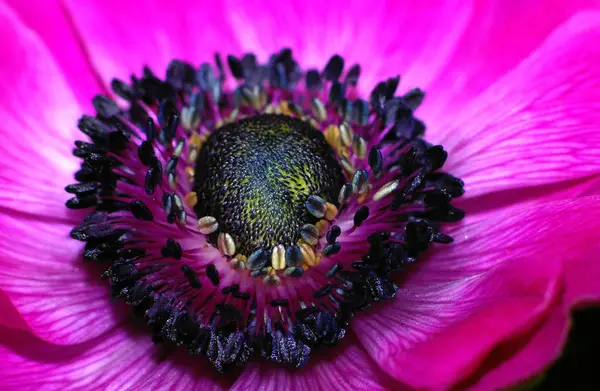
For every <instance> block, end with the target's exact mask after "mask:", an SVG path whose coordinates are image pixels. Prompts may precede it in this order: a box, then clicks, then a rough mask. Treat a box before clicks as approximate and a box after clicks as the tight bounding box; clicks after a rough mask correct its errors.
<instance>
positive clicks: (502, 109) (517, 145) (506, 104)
mask: <svg viewBox="0 0 600 391" xmlns="http://www.w3.org/2000/svg"><path fill="white" fill-rule="evenodd" d="M599 39H600V12H595V13H594V12H588V13H582V14H578V15H577V16H575V17H573V18H572V19H570V20H569V21H568V22H567V23H566V24H564V25H563V26H561V27H560V28H559V29H557V30H556V31H555V32H554V33H553V34H552V35H551V36H550V37H549V38H548V39H547V40H546V41H545V42H544V44H543V45H542V46H541V47H540V48H539V49H538V50H536V51H535V52H534V53H532V54H531V55H530V56H529V57H528V58H527V59H526V60H525V61H524V62H523V63H521V64H520V65H519V66H518V67H517V68H516V69H514V70H513V71H512V72H510V73H509V74H507V75H506V76H505V77H504V78H502V79H501V80H499V81H498V82H497V83H496V84H494V85H493V86H491V87H490V88H489V89H488V90H487V91H486V92H484V93H483V94H482V95H481V96H479V97H478V98H477V99H475V100H474V101H472V102H471V103H470V104H468V105H466V106H465V108H464V110H462V111H460V112H458V113H457V114H456V115H452V116H450V117H451V118H450V117H448V118H449V119H448V121H449V122H447V123H441V122H440V123H437V124H434V125H435V126H434V128H437V129H439V130H438V132H437V133H435V134H434V139H435V141H436V142H441V143H442V144H443V145H444V147H445V148H447V149H448V150H449V151H450V157H449V160H448V163H447V165H446V166H445V169H447V170H448V171H449V172H452V174H453V175H456V176H458V177H461V178H462V179H463V180H464V181H465V183H466V187H465V188H466V194H465V197H476V196H478V195H481V194H485V193H489V192H494V191H500V190H502V191H505V190H510V189H517V188H529V187H533V186H539V185H543V184H548V183H556V182H562V181H569V180H574V179H577V178H581V177H586V176H589V175H592V174H597V173H599V172H600V133H598V132H597V127H598V123H600V110H598V107H597V102H598V101H599V100H600V68H599V67H597V66H596V65H597V63H598V61H600V47H599V46H598V45H597V42H598V40H599ZM518 194H519V195H521V196H522V197H523V198H525V197H526V196H527V190H521V191H519V193H518Z"/></svg>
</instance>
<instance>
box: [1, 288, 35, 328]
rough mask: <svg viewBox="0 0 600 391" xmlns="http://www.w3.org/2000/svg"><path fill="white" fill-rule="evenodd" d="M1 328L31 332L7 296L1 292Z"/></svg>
mask: <svg viewBox="0 0 600 391" xmlns="http://www.w3.org/2000/svg"><path fill="white" fill-rule="evenodd" d="M0 327H9V328H13V329H21V330H29V327H27V323H25V321H24V320H23V318H21V316H20V315H19V313H18V311H17V309H16V308H15V306H14V305H13V303H11V301H10V299H9V298H8V296H7V295H6V294H4V293H3V292H2V291H0Z"/></svg>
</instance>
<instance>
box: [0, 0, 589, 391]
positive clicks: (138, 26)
mask: <svg viewBox="0 0 600 391" xmlns="http://www.w3.org/2000/svg"><path fill="white" fill-rule="evenodd" d="M544 5H545V7H544V8H543V9H538V7H541V5H537V4H519V5H515V4H513V3H512V2H464V1H456V2H433V1H432V2H419V4H416V3H415V4H410V5H409V4H407V3H406V4H405V3H402V4H401V5H398V4H394V3H390V4H381V5H379V4H366V5H362V4H360V3H354V2H344V3H343V4H319V5H318V7H315V8H312V7H308V6H306V5H300V4H296V3H294V2H285V3H281V2H279V3H273V4H271V3H264V4H262V6H259V5H256V4H248V2H240V3H237V2H233V1H232V2H228V3H226V4H224V5H214V4H210V5H209V4H199V3H197V2H193V3H191V4H188V2H181V3H178V2H170V3H169V7H168V8H165V7H164V6H161V7H159V6H158V5H152V6H151V5H149V4H147V3H144V5H140V4H133V3H128V4H121V3H115V4H114V5H113V4H111V2H106V1H104V2H88V3H84V2H75V1H73V2H66V3H65V4H64V5H61V4H57V3H52V2H51V3H49V4H48V3H46V2H44V7H39V8H36V7H33V6H32V3H31V2H28V3H27V4H24V3H21V2H9V3H8V4H6V3H2V4H1V5H0V17H1V18H2V23H1V24H0V26H1V27H0V34H1V35H2V37H3V43H4V45H3V47H2V49H1V50H2V51H3V53H2V54H3V55H2V58H3V59H4V61H3V62H2V69H1V70H0V77H2V85H3V86H4V87H5V88H3V90H2V93H1V95H0V102H1V103H0V116H1V118H2V121H1V123H2V125H1V127H0V129H1V131H2V134H3V136H4V137H3V141H4V142H3V143H2V146H1V147H0V148H1V152H2V156H3V161H2V165H1V166H0V167H1V171H0V172H1V175H2V176H1V178H2V184H3V186H2V190H0V194H1V198H2V201H3V203H2V210H1V211H0V218H1V219H2V226H3V227H6V228H5V229H4V230H3V233H2V241H1V242H0V263H1V264H0V265H1V267H0V290H1V291H0V292H1V293H0V306H1V308H2V310H1V312H0V313H1V314H2V316H1V317H0V322H1V323H0V324H1V325H2V334H1V336H0V343H1V346H0V351H1V352H2V353H1V354H2V358H3V360H1V362H0V374H2V379H3V382H4V384H5V385H6V387H10V388H14V389H40V388H46V389H65V388H69V387H70V388H81V389H90V388H93V387H96V388H98V389H106V388H112V389H127V388H131V389H153V388H159V387H160V388H165V389H167V388H171V389H193V388H208V387H212V388H215V389H219V388H227V387H231V388H233V389H241V388H244V387H253V388H268V387H273V388H282V389H286V388H293V389H297V388H308V387H311V388H319V387H320V388H322V389H360V388H375V389H377V388H380V389H386V388H387V389H402V388H411V387H414V388H431V389H440V388H449V387H451V386H458V387H462V388H469V387H470V388H473V389H495V388H498V387H504V386H508V385H511V384H513V383H515V382H517V381H521V380H525V379H528V378H529V377H531V376H533V375H535V374H536V373H538V372H539V371H541V370H543V368H544V367H545V366H546V365H547V364H548V363H549V362H550V361H551V360H552V359H553V358H555V357H556V356H557V355H558V354H559V352H560V349H561V347H562V344H563V343H564V335H565V332H566V330H567V327H568V316H569V312H568V311H569V309H570V308H571V307H572V306H573V305H575V304H578V303H582V302H585V301H590V300H597V298H598V295H599V293H600V292H598V286H597V284H595V281H597V278H598V277H599V274H600V272H599V269H598V265H597V262H596V259H595V257H594V254H595V253H596V251H597V244H596V243H595V242H594V241H593V240H592V235H593V233H594V232H595V229H596V228H597V224H598V223H597V221H598V218H597V217H598V216H597V213H598V208H597V207H596V206H597V204H598V196H597V195H596V194H597V190H598V177H597V173H598V166H599V163H598V155H599V150H598V146H599V145H600V142H599V141H600V140H598V135H597V134H595V133H596V132H594V130H595V128H596V127H597V125H598V124H599V123H600V121H599V120H600V118H599V117H600V114H598V113H599V111H598V110H597V102H598V101H599V99H598V98H599V96H598V94H599V93H598V91H600V89H598V87H599V86H598V84H599V82H600V75H599V71H598V70H597V67H595V66H594V65H595V63H596V62H597V60H598V57H600V53H599V50H598V47H597V45H596V42H597V38H598V35H599V31H600V29H598V24H599V23H600V14H599V13H598V11H597V10H595V11H594V10H590V9H589V8H590V7H591V6H590V5H588V4H585V2H581V3H579V2H569V4H565V3H564V2H560V1H557V2H556V3H555V4H552V6H550V5H548V4H547V3H546V4H544ZM116 10H118V11H116ZM158 10H160V11H158ZM542 11H543V12H542ZM49 21H51V23H49ZM284 46H289V47H291V48H292V49H293V52H294V54H295V56H297V59H298V60H297V61H298V64H300V65H301V66H302V67H303V68H305V69H307V68H311V67H318V68H320V69H321V68H322V66H323V65H322V64H324V63H326V62H327V60H328V59H329V58H330V57H331V55H333V54H335V53H339V54H340V55H342V56H343V58H344V59H345V62H346V63H347V64H354V63H359V64H360V65H361V76H360V84H359V86H358V90H357V95H358V96H363V97H366V96H367V94H368V93H369V92H370V90H371V89H372V87H373V86H375V84H376V82H377V81H379V80H387V78H388V77H389V76H394V74H396V73H398V74H401V75H402V84H401V88H403V89H405V90H404V91H402V93H405V92H407V91H410V90H412V89H413V88H416V87H421V88H423V89H424V90H426V91H427V99H425V101H424V102H423V105H422V106H421V107H420V108H419V110H418V112H417V113H418V116H419V118H422V119H423V120H424V121H425V123H426V124H427V129H428V130H427V134H426V135H427V141H429V142H433V143H435V144H441V145H443V146H444V148H445V149H446V150H447V151H448V152H449V157H448V161H447V162H446V164H445V165H444V170H445V171H447V172H450V173H451V174H452V175H454V176H456V177H460V178H462V179H463V180H464V181H465V189H466V193H465V195H464V196H463V197H461V198H460V199H459V200H458V202H456V203H455V204H456V206H457V207H459V208H462V209H464V210H465V211H466V212H467V217H466V218H465V219H464V220H463V221H462V222H460V223H458V224H454V225H443V227H442V231H443V232H444V233H447V234H448V235H450V236H452V237H453V238H455V242H454V243H453V244H451V245H449V246H443V247H441V246H435V245H434V246H432V247H434V248H433V249H432V251H429V252H428V253H426V254H425V257H421V258H420V259H419V260H418V262H416V263H415V264H414V265H411V267H410V268H409V269H410V270H408V271H407V272H406V273H401V274H399V276H398V279H397V280H396V283H397V286H398V291H397V292H396V297H395V299H393V300H391V301H388V302H385V303H381V304H377V305H373V306H371V308H369V309H367V310H365V311H363V312H362V313H360V314H358V315H357V316H356V317H355V318H354V319H352V321H351V323H350V326H349V328H348V331H347V334H348V335H346V336H345V338H344V339H342V340H341V341H340V342H339V343H338V344H337V346H336V347H335V348H333V349H327V348H321V349H317V350H315V352H313V353H312V355H311V358H310V361H309V362H308V363H307V364H306V365H305V367H304V368H302V369H297V368H293V367H290V366H280V365H273V364H270V363H267V362H266V361H264V360H254V359H253V360H251V361H250V362H249V363H248V364H247V366H246V367H245V368H244V369H243V370H240V371H238V372H235V371H234V372H228V373H227V374H225V375H223V374H221V373H219V372H217V371H215V370H214V369H213V368H212V367H211V366H210V365H209V364H207V362H206V361H204V360H202V359H199V358H190V357H188V356H187V355H186V354H185V353H181V352H180V351H174V352H171V351H169V350H165V349H163V348H161V347H156V346H154V345H152V343H151V341H150V338H149V335H148V334H149V333H148V331H147V329H146V328H144V327H139V326H136V325H134V324H132V322H131V321H130V320H129V318H128V315H127V314H128V313H129V312H128V311H127V310H126V309H123V308H121V307H120V303H112V302H111V300H110V293H109V289H108V286H107V284H105V283H103V282H102V281H99V279H98V275H99V274H100V273H101V272H102V271H101V270H99V269H97V270H96V269H94V267H93V266H90V265H87V264H84V263H83V261H82V260H81V251H82V250H83V247H82V245H81V244H80V243H78V242H76V241H74V240H72V239H70V238H69V233H70V232H71V230H72V228H73V226H75V225H77V224H79V223H80V221H81V218H82V217H83V215H80V214H78V213H73V212H71V211H68V210H66V208H64V206H63V205H64V203H65V202H66V201H67V200H68V198H69V196H68V195H67V194H65V193H64V192H63V188H64V187H65V186H66V185H68V184H70V183H72V181H73V179H72V177H73V174H74V173H75V171H76V170H77V169H78V161H77V160H76V159H74V158H73V157H72V156H71V152H72V151H71V149H72V148H73V141H74V140H76V139H78V138H79V137H80V135H79V134H77V132H76V128H75V124H76V123H77V120H78V119H79V118H80V117H81V116H82V115H83V114H85V113H93V112H94V107H93V106H92V104H91V102H92V98H93V97H94V96H95V95H96V94H98V93H105V94H106V93H109V92H108V91H110V81H111V80H112V78H113V77H117V78H120V79H121V80H128V78H129V75H130V74H136V75H139V74H140V69H141V67H142V66H143V65H148V66H149V67H150V68H151V69H152V70H154V71H155V72H156V73H157V74H158V72H163V70H164V69H166V68H167V66H168V64H169V63H170V62H171V60H173V59H175V58H177V59H181V60H185V61H189V62H190V63H192V64H200V63H202V62H204V61H209V60H210V59H211V57H212V54H213V53H214V52H215V51H219V52H221V53H233V54H235V55H238V56H239V55H241V54H243V53H245V52H249V51H252V52H254V53H255V54H256V55H257V57H258V58H259V59H262V60H263V61H264V60H266V59H267V58H268V55H269V54H271V53H277V52H279V50H280V49H281V47H284ZM96 106H97V105H96ZM163 109H164V107H163ZM163 112H165V111H164V110H163ZM167 112H168V111H167ZM411 118H412V117H411ZM136 207H137V208H138V210H137V211H138V212H139V213H140V214H139V216H140V217H142V219H143V218H144V216H146V214H145V213H146V210H145V209H144V207H143V206H140V205H138V206H134V208H136ZM146 207H148V205H146ZM134 210H135V209H134ZM151 212H152V214H154V209H152V210H151ZM367 223H368V222H367ZM367 223H366V224H367ZM140 224H141V223H140ZM161 239H162V240H165V241H166V239H167V238H161ZM226 242H227V241H224V239H222V240H221V243H225V244H226ZM173 246H174V245H171V246H165V247H168V248H167V250H168V251H173V248H174V247H173ZM221 247H223V245H222V246H221ZM438 247H441V248H438ZM175 249H176V246H175Z"/></svg>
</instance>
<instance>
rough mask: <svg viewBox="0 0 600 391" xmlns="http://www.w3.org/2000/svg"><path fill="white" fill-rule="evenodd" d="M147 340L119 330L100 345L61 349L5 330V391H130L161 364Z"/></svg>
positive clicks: (1, 349)
mask: <svg viewBox="0 0 600 391" xmlns="http://www.w3.org/2000/svg"><path fill="white" fill-rule="evenodd" d="M158 353H159V352H158V351H157V349H156V348H155V346H154V345H153V344H152V341H151V340H150V338H148V336H147V335H145V334H142V335H140V336H137V335H134V334H131V333H129V332H128V331H127V330H125V329H123V328H118V329H116V330H113V331H111V332H109V333H107V334H105V335H103V336H101V337H98V338H97V339H96V340H93V341H89V342H87V343H85V344H80V345H74V346H56V345H52V344H48V343H46V342H43V341H40V340H38V339H36V338H34V337H33V336H31V335H30V334H27V333H25V332H22V331H16V330H8V329H0V357H2V360H0V378H2V389H3V390H7V391H9V390H19V391H30V390H31V391H33V390H45V391H58V390H60V391H63V390H89V391H92V390H125V389H128V388H129V387H130V386H132V385H134V384H135V383H136V382H138V381H141V380H142V379H144V378H145V376H146V375H147V374H148V373H151V372H152V370H153V369H154V367H155V366H156V362H157V360H159V359H160V356H159V354H158Z"/></svg>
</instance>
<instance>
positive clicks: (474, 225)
mask: <svg viewBox="0 0 600 391" xmlns="http://www.w3.org/2000/svg"><path fill="white" fill-rule="evenodd" d="M599 203H600V196H593V197H581V198H579V199H577V200H571V201H556V202H548V203H543V204H541V203H540V204H537V205H531V206H525V207H524V206H521V205H518V206H513V207H510V208H506V209H504V210H503V211H502V212H498V213H488V214H486V216H487V217H486V218H485V219H476V220H475V221H472V219H471V218H470V216H469V215H468V214H467V217H466V219H465V220H464V221H463V222H461V223H460V224H458V225H455V226H450V227H448V229H447V230H446V231H447V232H446V233H448V234H449V235H450V236H452V237H453V238H454V243H452V244H451V245H449V246H445V247H436V248H434V249H432V251H431V252H430V253H429V254H428V256H427V258H426V259H424V260H423V262H419V264H418V267H417V269H416V270H415V271H414V273H412V274H411V275H410V279H409V280H408V281H407V283H408V284H413V285H416V286H421V285H422V286H427V285H428V284H430V283H438V282H446V281H453V280H459V279H462V278H467V277H470V276H474V275H478V274H480V273H485V272H486V271H488V270H490V269H491V268H493V267H495V266H498V265H500V264H502V263H504V262H506V261H509V260H511V261H512V259H514V258H519V259H528V258H532V257H548V258H558V259H560V260H561V261H562V262H563V263H564V264H565V267H569V265H570V262H574V260H578V259H587V258H591V259H593V257H591V255H594V251H593V247H592V246H591V244H592V238H593V235H592V233H593V232H595V231H597V230H599V229H600V208H598V204H599Z"/></svg>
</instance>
